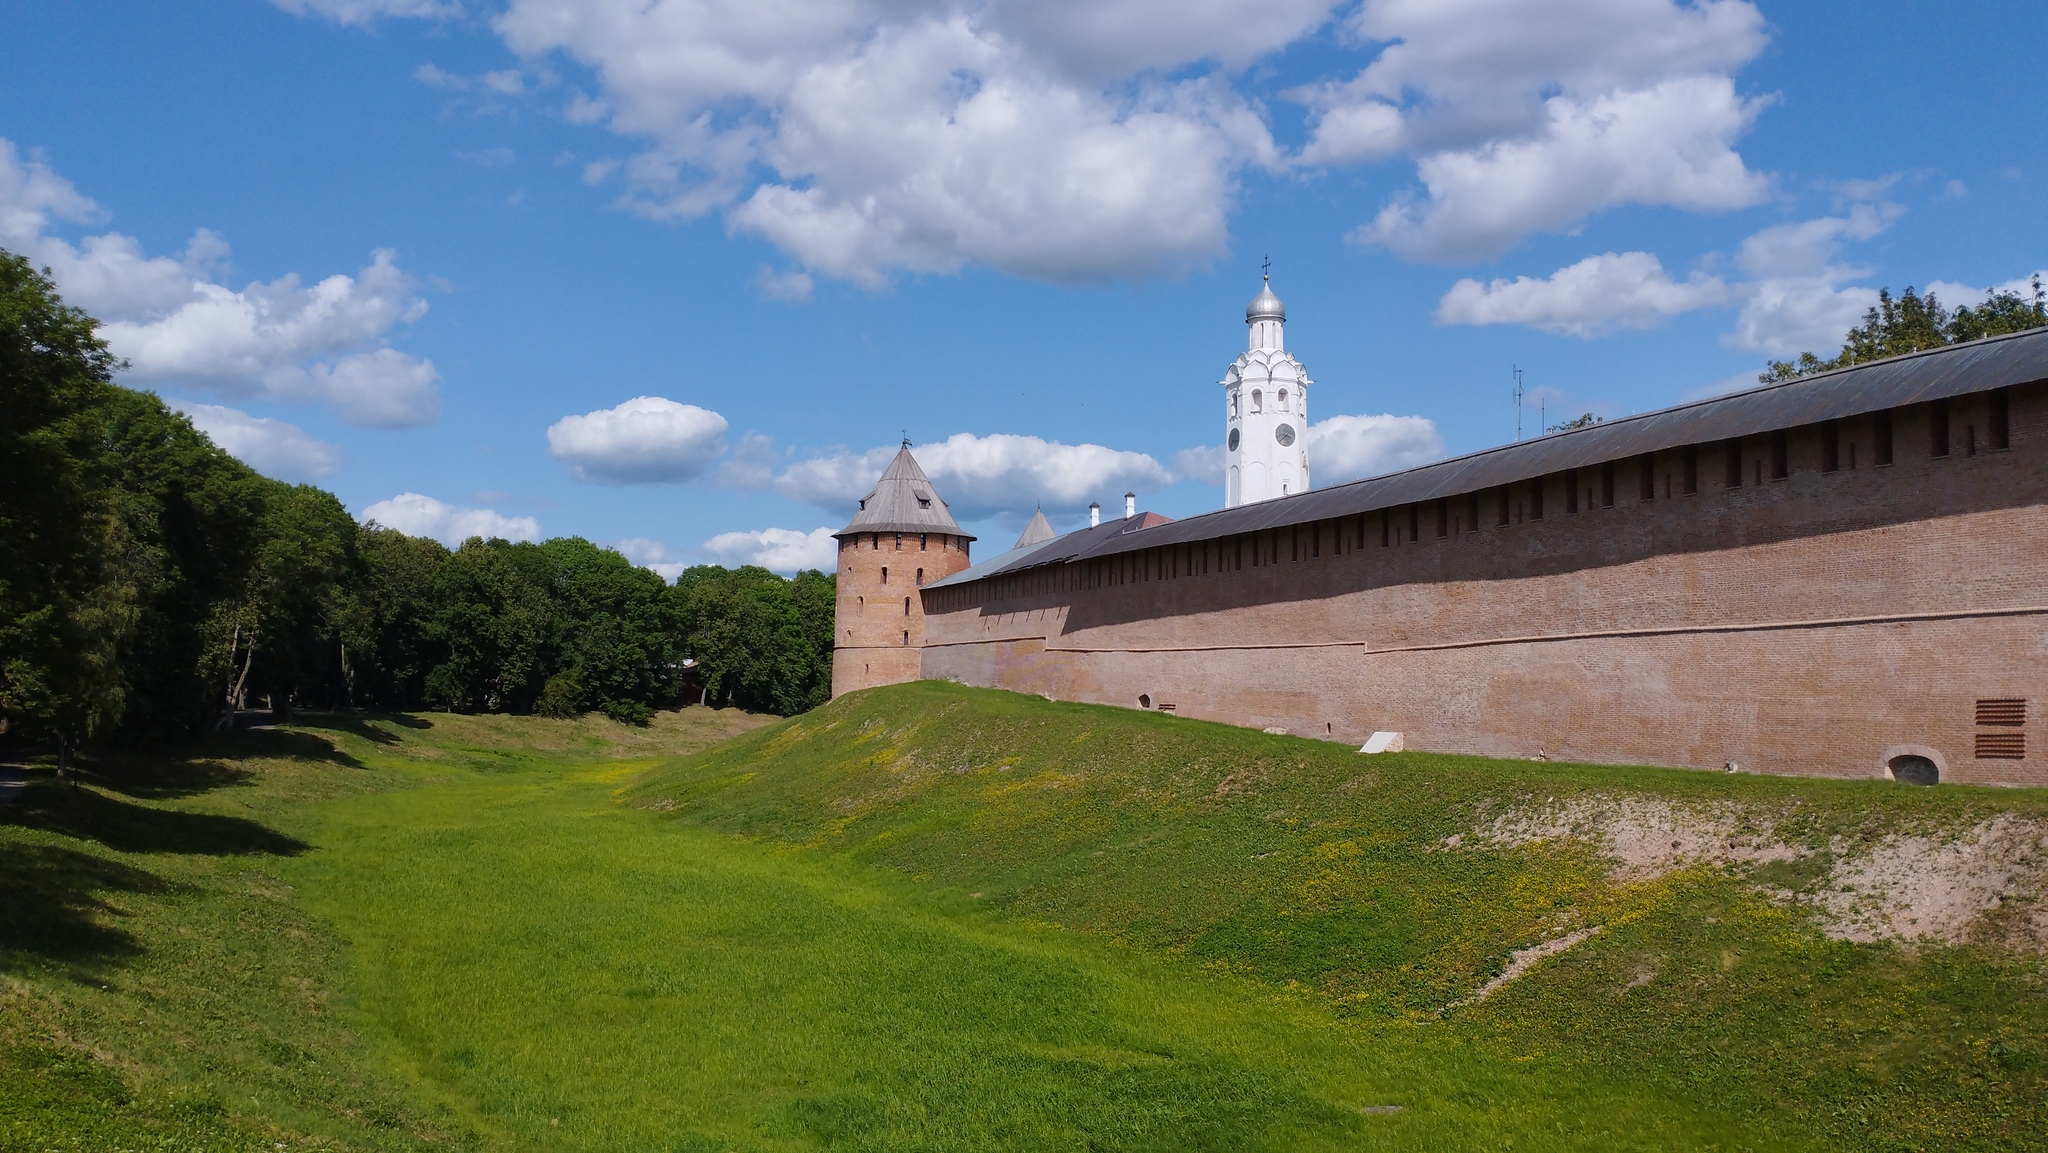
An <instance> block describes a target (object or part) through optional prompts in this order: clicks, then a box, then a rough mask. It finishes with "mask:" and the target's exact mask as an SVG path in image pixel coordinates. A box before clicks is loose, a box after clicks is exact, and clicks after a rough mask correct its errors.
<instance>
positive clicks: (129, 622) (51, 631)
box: [0, 250, 135, 775]
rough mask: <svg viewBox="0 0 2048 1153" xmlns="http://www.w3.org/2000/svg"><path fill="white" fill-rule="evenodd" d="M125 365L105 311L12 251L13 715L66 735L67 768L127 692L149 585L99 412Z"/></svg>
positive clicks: (5, 702) (1, 258) (4, 553)
mask: <svg viewBox="0 0 2048 1153" xmlns="http://www.w3.org/2000/svg"><path fill="white" fill-rule="evenodd" d="M117 365H118V362H117V361H116V360H115V358H114V356H113V354H112V353H110V352H109V351H108V349H107V346H106V343H105V342H104V341H102V340H100V339H99V337H98V336H97V335H95V333H94V322H93V320H92V318H91V317H89V316H87V315H86V314H85V313H84V312H82V311H80V310H78V309H75V308H71V307H69V306H67V305H65V304H64V303H63V301H62V300H61V299H60V298H59V297H58V295H57V292H56V289H55V287H54V286H53V285H52V284H51V283H50V281H49V278H48V277H47V276H46V275H44V274H42V273H38V272H37V271H36V270H35V269H34V268H33V267H32V266H30V264H29V263H28V261H27V260H25V259H23V258H22V257H20V256H17V255H15V254H13V253H11V252H7V251H5V250H0V477H4V478H5V481H4V483H0V726H4V727H5V728H19V729H21V730H22V731H24V732H27V733H30V734H33V735H40V736H47V737H51V738H54V739H55V740H56V742H57V747H58V772H59V774H60V775H62V774H64V773H65V772H66V771H67V770H68V768H69V762H70V754H71V750H72V749H73V748H74V747H75V746H76V745H77V744H78V743H79V742H80V741H81V740H84V739H86V738H88V737H91V736H93V735H95V734H96V733H98V732H100V731H102V730H104V729H106V728H108V727H111V726H112V725H113V724H114V723H116V722H117V721H119V719H120V716H121V711H122V706H123V703H124V702H123V691H122V682H121V677H120V670H119V652H120V647H121V645H122V643H123V642H124V641H125V640H126V639H127V637H128V635H129V633H130V632H131V631H132V629H133V628H134V623H135V609H134V595H135V594H134V588H133V585H132V583H131V582H130V581H128V580H127V572H126V571H125V566H124V564H123V559H124V553H125V552H126V550H127V547H128V544H129V541H128V539H127V536H126V533H125V532H124V531H123V524H122V521H121V518H120V515H119V514H120V509H119V506H118V502H116V501H115V500H114V499H112V494H111V493H110V492H109V491H108V489H107V487H106V486H105V484H104V483H103V479H104V478H103V474H102V470H101V467H100V464H101V462H100V455H99V452H98V438H97V435H96V434H97V432H98V427H97V424H96V422H95V420H94V412H95V407H96V406H97V405H98V404H100V403H101V402H103V401H104V400H105V398H106V397H107V395H108V393H109V392H110V391H111V390H112V388H113V385H112V383H111V382H112V377H113V372H114V369H115V368H116V367H117Z"/></svg>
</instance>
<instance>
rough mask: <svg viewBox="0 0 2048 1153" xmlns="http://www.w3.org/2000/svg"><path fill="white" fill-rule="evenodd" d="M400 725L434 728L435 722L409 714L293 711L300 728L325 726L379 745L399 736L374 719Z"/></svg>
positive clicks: (396, 739)
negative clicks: (382, 727)
mask: <svg viewBox="0 0 2048 1153" xmlns="http://www.w3.org/2000/svg"><path fill="white" fill-rule="evenodd" d="M377 721H383V722H385V723H386V724H393V725H397V726H399V727H400V728H406V729H431V728H433V727H434V722H432V721H429V720H424V719H422V718H420V717H414V716H408V715H406V714H405V713H306V712H300V713H293V714H292V719H291V724H292V727H294V728H300V729H321V730H323V731H326V732H332V733H347V734H349V735H350V736H353V737H361V738H362V739H363V740H366V741H369V742H371V743H373V744H379V745H395V744H397V743H399V739H400V738H399V737H398V736H397V735H395V734H393V733H391V732H388V731H386V730H384V729H380V728H378V727H377V725H376V724H375V723H374V722H377Z"/></svg>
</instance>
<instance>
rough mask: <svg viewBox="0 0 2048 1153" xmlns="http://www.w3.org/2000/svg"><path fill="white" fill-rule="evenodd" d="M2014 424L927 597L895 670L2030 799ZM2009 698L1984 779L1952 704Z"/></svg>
mask: <svg viewBox="0 0 2048 1153" xmlns="http://www.w3.org/2000/svg"><path fill="white" fill-rule="evenodd" d="M2009 402H2010V408H2009V411H2010V444H2011V447H2010V448H2009V449H2006V450H1993V449H1991V448H1990V447H1989V445H1990V436H1989V420H1990V409H1989V405H1988V401H1987V399H1986V398H1985V397H1983V396H1977V397H1967V398H1962V399H1960V400H1957V401H1953V402H1951V404H1950V406H1949V407H1950V414H1949V425H1950V439H1951V443H1952V451H1951V453H1950V454H1949V455H1948V456H1946V457H1939V458H1937V457H1934V456H1932V455H1930V452H1929V448H1930V441H1931V438H1932V432H1931V428H1930V419H1931V418H1930V412H1929V410H1928V409H1927V408H1926V407H1925V406H1916V407H1914V408H1909V409H1901V410H1897V411H1896V412H1895V413H1894V414H1893V415H1892V426H1893V427H1892V440H1893V448H1894V460H1895V462H1896V463H1894V464H1891V465H1885V466H1877V465H1874V464H1873V463H1872V462H1873V449H1874V448H1875V443H1876V439H1877V433H1876V429H1877V426H1876V423H1875V421H1874V419H1873V418H1868V417H1866V418H1861V419H1858V420H1851V421H1844V422H1841V424H1840V425H1839V426H1838V428H1837V441H1836V443H1837V452H1836V461H1837V463H1838V464H1839V468H1838V470H1836V471H1832V472H1829V471H1823V465H1824V463H1826V451H1825V446H1824V434H1823V431H1822V430H1821V429H1818V428H1808V429H1795V430H1789V431H1788V433H1787V434H1786V435H1785V438H1784V441H1785V442H1784V453H1783V455H1784V461H1785V464H1786V470H1787V472H1788V473H1789V475H1788V476H1787V478H1786V479H1783V480H1772V479H1771V478H1770V477H1771V472H1772V471H1773V457H1774V455H1775V454H1774V448H1773V445H1772V443H1771V441H1772V438H1771V437H1770V436H1761V437H1753V438H1747V439H1745V440H1744V441H1743V442H1742V443H1741V445H1740V446H1739V449H1740V453H1741V455H1740V457H1739V460H1740V463H1741V467H1742V469H1743V475H1742V483H1741V485H1740V486H1739V487H1732V488H1731V487H1727V485H1726V480H1727V479H1728V478H1727V463H1726V456H1725V454H1724V452H1723V447H1722V446H1720V445H1708V446H1699V448H1698V449H1697V450H1696V453H1695V454H1693V458H1694V465H1695V467H1696V468H1697V471H1698V474H1699V475H1698V484H1697V492H1696V493H1695V494H1693V495H1685V494H1684V493H1683V488H1684V481H1683V473H1684V470H1685V467H1686V458H1687V455H1688V454H1686V453H1684V452H1672V453H1659V454H1657V456H1656V457H1655V458H1654V459H1653V460H1652V461H1651V462H1650V465H1651V476H1652V478H1653V481H1654V483H1655V490H1654V495H1652V496H1651V497H1650V498H1649V499H1647V500H1646V499H1643V494H1642V488H1641V474H1640V469H1639V465H1640V462H1639V461H1636V460H1631V461H1624V462H1618V464H1617V466H1616V470H1615V471H1616V474H1617V475H1616V477H1615V481H1614V489H1615V491H1614V504H1613V506H1612V507H1604V498H1605V495H1606V494H1605V492H1604V489H1605V484H1604V478H1603V476H1602V472H1603V470H1602V469H1600V468H1598V467H1596V468H1593V469H1582V470H1578V473H1577V476H1576V477H1575V478H1574V484H1573V487H1574V488H1576V489H1577V490H1578V506H1579V507H1578V511H1577V512H1566V511H1565V510H1566V508H1567V507H1568V502H1567V500H1566V497H1565V485H1566V479H1565V477H1564V476H1563V475H1554V476H1550V477H1546V478H1544V479H1543V481H1542V487H1543V497H1542V504H1543V516H1542V519H1540V520H1538V519H1535V518H1534V517H1533V516H1532V513H1533V511H1534V504H1535V497H1534V495H1533V492H1532V491H1531V486H1530V485H1527V484H1525V485H1516V486H1511V488H1510V491H1509V492H1508V498H1509V509H1508V511H1509V521H1510V523H1509V524H1507V525H1505V526H1501V525H1498V524H1497V523H1496V521H1497V520H1498V515H1499V511H1500V502H1499V493H1498V491H1490V492H1487V493H1481V494H1478V495H1479V500H1478V502H1477V503H1478V504H1479V506H1480V507H1479V510H1478V511H1479V517H1478V522H1479V524H1478V527H1477V529H1476V530H1475V529H1474V528H1473V515H1472V514H1473V508H1472V505H1473V503H1474V502H1473V501H1472V500H1471V499H1469V498H1466V497H1458V498H1453V499H1452V500H1450V501H1446V502H1431V503H1430V504H1428V505H1423V506H1414V507H1409V506H1404V507H1402V508H1399V509H1393V510H1386V511H1385V512H1384V514H1383V513H1382V512H1373V513H1368V514H1365V515H1364V516H1363V517H1359V516H1350V517H1343V518H1338V519H1337V520H1334V521H1324V522H1321V523H1319V524H1316V525H1303V526H1299V527H1298V528H1296V529H1281V530H1278V531H1273V532H1265V533H1258V534H1245V535H1244V536H1241V537H1232V538H1224V539H1223V540H1218V541H1210V542H1204V543H1203V544H1200V545H1192V546H1184V547H1177V548H1171V549H1149V550H1139V551H1136V552H1132V553H1127V554H1122V555H1118V556H1111V557H1106V558H1100V559H1094V560H1088V561H1083V562H1079V563H1076V564H1069V565H1059V566H1049V568H1047V569H1042V570H1038V571H1037V572H1035V573H1034V572H1026V573H1021V574H1012V575H1008V576H1003V577H996V578H990V579H987V580H983V581H978V582H974V583H973V584H970V585H966V586H961V587H959V588H952V589H941V590H934V591H933V592H931V593H930V594H928V595H927V597H926V601H927V603H926V609H927V614H928V619H927V623H926V631H925V644H924V647H923V652H922V661H921V666H920V671H921V674H922V675H923V676H926V677H945V678H950V679H955V680H960V681H962V682H965V683H970V684H982V685H994V686H999V687H1005V688H1012V689H1016V690H1019V691H1025V692H1037V693H1043V694H1046V695H1049V696H1054V697H1059V698H1063V699H1073V700H1087V701H1098V702H1104V703H1112V704H1124V705H1135V704H1136V703H1137V702H1138V698H1139V696H1140V695H1141V694H1143V695H1145V696H1147V697H1149V698H1150V700H1151V701H1152V702H1153V703H1154V704H1155V705H1165V704H1170V705H1173V706H1174V708H1175V711H1176V712H1177V713H1179V714H1180V715H1186V716H1199V717H1205V718H1209V719H1214V720H1220V721H1225V722H1228V723H1232V724H1242V725H1253V726H1260V727H1265V726H1280V727H1285V728H1287V729H1289V730H1290V731H1292V732H1295V733H1298V734H1302V735H1314V736H1328V737H1330V738H1332V739H1341V740H1346V741H1354V742H1355V741H1362V740H1363V739H1364V737H1365V736H1366V735H1367V734H1369V733H1370V732H1372V731H1374V730H1376V729H1391V730H1397V731H1401V732H1403V733H1405V734H1406V735H1407V739H1408V742H1409V747H1411V748H1426V749H1433V750H1439V751H1446V752H1472V753H1484V754H1491V755H1506V756H1532V755H1536V754H1537V752H1538V750H1539V749H1540V750H1542V751H1543V752H1544V753H1546V754H1547V755H1549V756H1552V757H1559V758H1570V759H1575V760H1589V761H1603V762H1616V763H1620V762H1636V763H1661V764H1672V765H1689V766H1695V767H1701V768H1719V767H1720V766H1721V765H1722V764H1723V762H1725V761H1728V760H1734V761H1737V762H1738V763H1740V764H1742V765H1743V766H1744V767H1745V768H1748V769H1753V770H1758V771H1768V772H1788V773H1805V774H1821V775H1834V776H1870V775H1881V774H1882V772H1883V763H1884V760H1885V758H1886V756H1887V755H1896V753H1897V752H1898V751H1899V750H1900V749H1901V748H1902V747H1903V746H1908V745H1912V746H1924V747H1925V748H1927V749H1931V750H1933V752H1934V753H1935V754H1936V759H1937V760H1938V761H1939V762H1940V763H1941V764H1942V765H1943V769H1944V771H1943V779H1944V780H1954V781H1980V782H1984V783H2003V784H2018V783H2032V784H2044V785H2048V744H2044V743H2043V738H2042V737H2041V736H2040V735H2039V734H2038V733H2037V732H2036V730H2037V729H2040V728H2041V727H2042V722H2041V721H2040V720H2039V719H2038V716H2037V715H2038V714H2040V713H2041V712H2042V705H2043V703H2044V699H2048V548H2044V547H2043V542H2044V540H2048V536H2044V532H2048V467H2044V465H2048V396H2044V389H2043V388H2042V386H2040V385H2034V386H2027V387H2024V388H2017V389H2013V390H2011V392H2010V394H2009ZM1973 437H1974V440H1975V445H1976V451H1975V452H1971V451H1970V444H1971V439H1972V438H1973ZM1852 462H1853V464H1852ZM1760 473H1761V476H1762V477H1763V480H1762V483H1758V480H1757V478H1758V476H1759V474H1760ZM1667 483H1668V485H1669V487H1668V489H1667ZM1589 489H1590V491H1591V501H1590V507H1589V502H1588V499H1587V491H1588V490H1589ZM1667 493H1668V494H1669V495H1667ZM1439 526H1441V527H1442V530H1443V533H1444V535H1442V536H1438V535H1437V532H1438V529H1439ZM1415 530H1419V532H1417V531H1415ZM1383 539H1384V540H1385V541H1386V543H1385V544H1382V543H1381V541H1382V540H1383ZM2004 697H2027V698H2032V701H2031V712H2030V723H2029V724H2028V725H2027V726H2025V727H2024V730H2023V731H2024V732H2025V733H2026V734H2027V736H2028V737H2029V738H2030V741H2029V747H2028V749H2027V754H2028V755H2027V757H2026V758H2025V759H2022V760H2007V759H1981V760H1980V759H1978V758H1977V757H1975V756H1974V752H1975V741H1976V738H1977V736H1978V734H1980V733H1986V732H2005V733H2010V732H2012V731H2013V730H2010V729H1987V728H1983V727H1980V726H1978V725H1977V724H1976V723H1975V715H1974V706H1975V702H1976V701H1977V700H1979V699H1986V698H2004Z"/></svg>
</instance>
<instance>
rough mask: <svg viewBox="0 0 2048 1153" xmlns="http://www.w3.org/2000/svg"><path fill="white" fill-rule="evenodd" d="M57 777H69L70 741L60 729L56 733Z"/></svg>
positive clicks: (59, 778)
mask: <svg viewBox="0 0 2048 1153" xmlns="http://www.w3.org/2000/svg"><path fill="white" fill-rule="evenodd" d="M57 779H58V780H60V781H69V780H70V779H71V741H70V739H69V738H68V737H66V736H65V734H64V732H63V731H62V730H61V729H60V730H58V733H57Z"/></svg>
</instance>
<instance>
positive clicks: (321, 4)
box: [270, 0, 462, 27]
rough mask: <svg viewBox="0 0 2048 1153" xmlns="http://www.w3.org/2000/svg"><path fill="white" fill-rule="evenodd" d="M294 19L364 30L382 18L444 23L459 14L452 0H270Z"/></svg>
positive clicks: (459, 10) (459, 6)
mask: <svg viewBox="0 0 2048 1153" xmlns="http://www.w3.org/2000/svg"><path fill="white" fill-rule="evenodd" d="M270 2H271V3H273V4H275V5H277V6H278V7H279V8H282V9H284V10H285V11H287V12H289V13H291V14H292V15H294V16H309V15H310V16H324V17H326V18H327V19H329V20H332V21H334V22H335V23H336V24H354V25H357V26H358V27H367V26H369V25H371V24H374V23H376V22H377V21H378V19H380V18H382V17H387V16H389V17H415V18H421V19H428V20H448V19H453V18H454V17H456V16H460V15H462V5H460V4H457V3H455V2H454V0H270Z"/></svg>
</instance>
